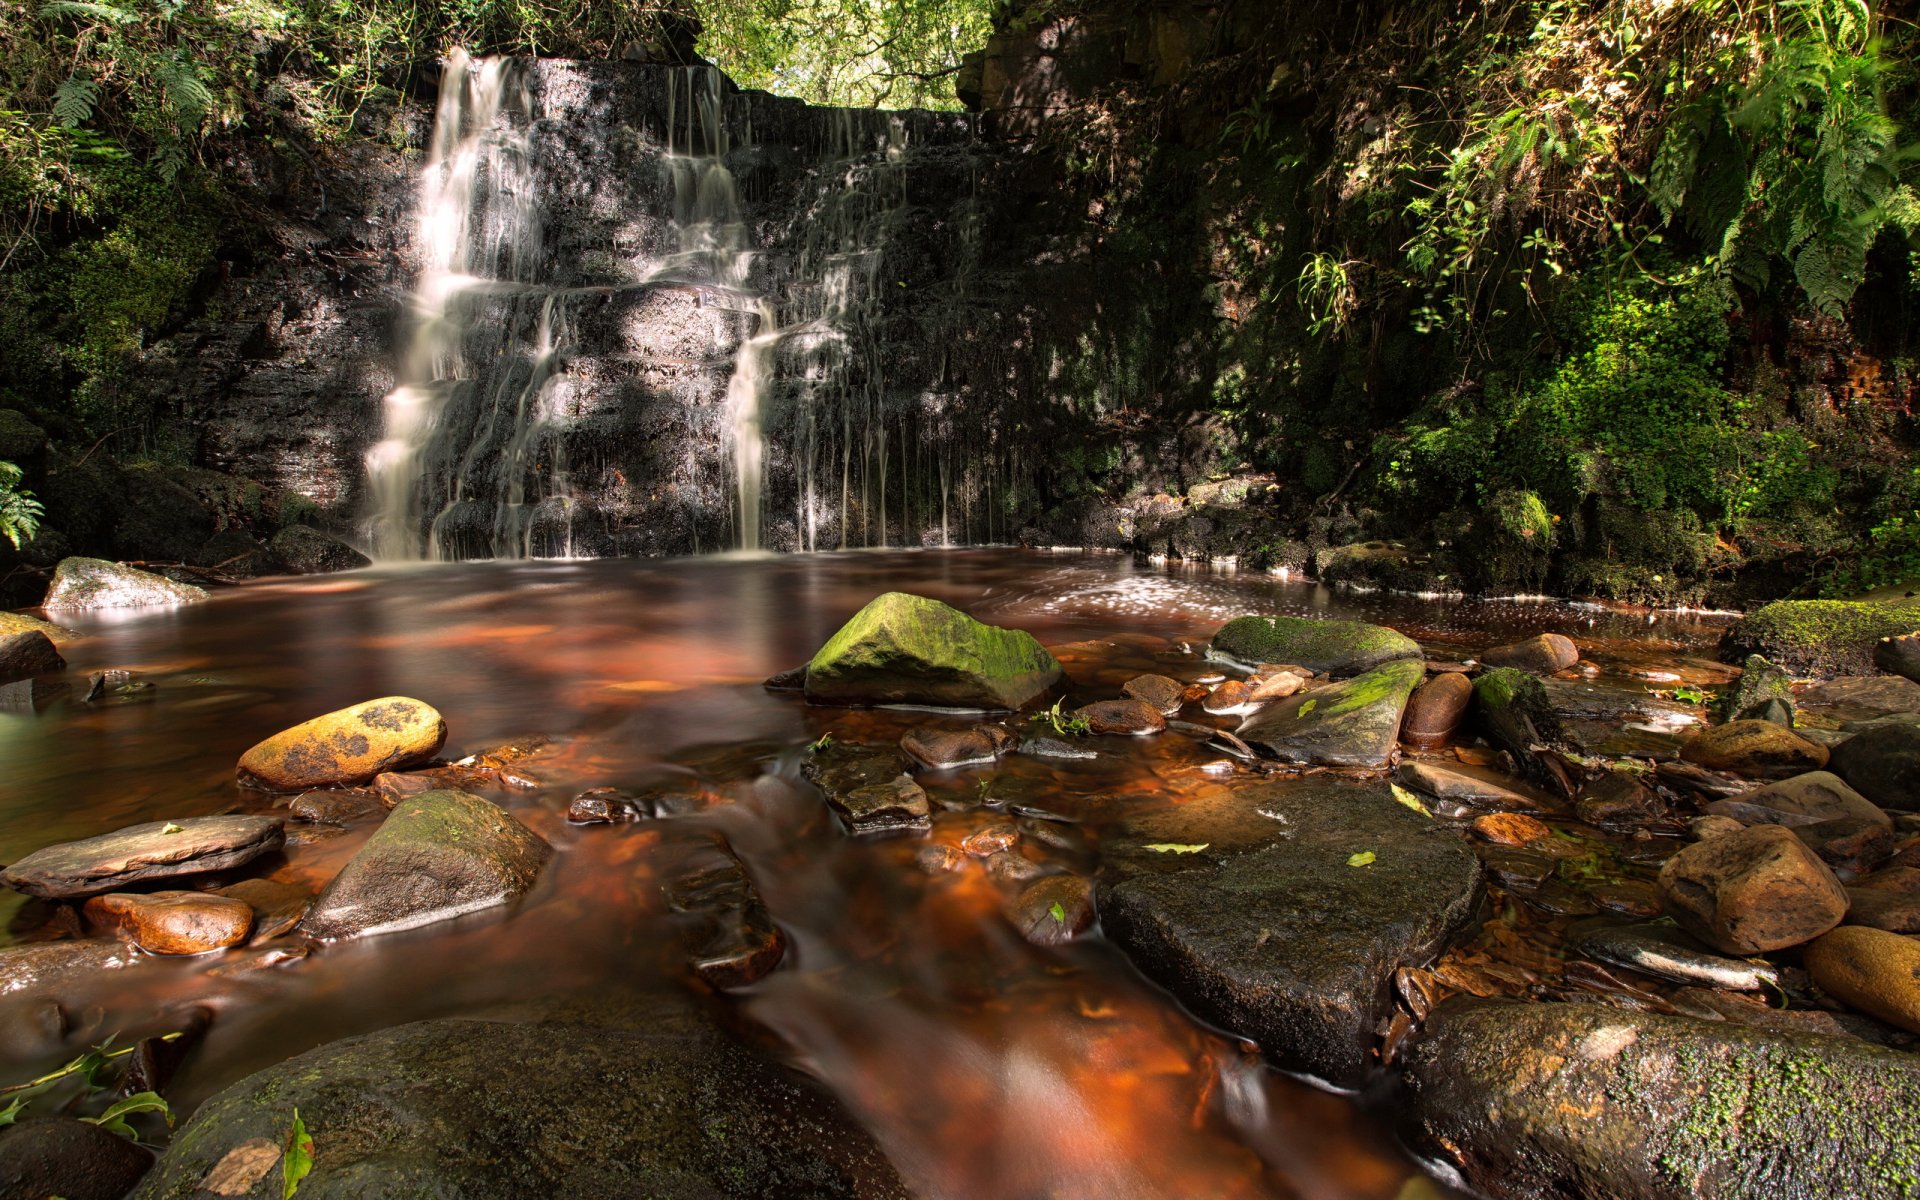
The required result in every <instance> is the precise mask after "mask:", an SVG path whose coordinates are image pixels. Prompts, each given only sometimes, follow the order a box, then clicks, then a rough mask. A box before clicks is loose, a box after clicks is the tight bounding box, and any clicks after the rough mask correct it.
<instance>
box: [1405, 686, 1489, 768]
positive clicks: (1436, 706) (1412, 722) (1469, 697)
mask: <svg viewBox="0 0 1920 1200" xmlns="http://www.w3.org/2000/svg"><path fill="white" fill-rule="evenodd" d="M1472 702H1473V680H1471V679H1469V678H1467V677H1466V675H1465V674H1463V673H1461V672H1458V671H1447V672H1444V673H1443V674H1439V675H1435V676H1434V677H1433V678H1431V679H1429V680H1427V681H1426V682H1425V683H1423V684H1421V685H1420V686H1419V687H1418V688H1416V689H1414V693H1413V696H1412V697H1411V698H1410V699H1408V701H1407V714H1406V719H1405V720H1404V721H1402V722H1401V725H1400V740H1401V741H1403V742H1405V743H1406V744H1407V745H1409V746H1415V747H1419V748H1421V749H1431V748H1433V747H1435V746H1444V745H1446V743H1447V739H1448V738H1450V737H1452V736H1453V731H1454V730H1456V729H1458V728H1459V727H1460V722H1461V721H1462V720H1464V719H1465V718H1466V715H1467V705H1469V704H1471V703H1472Z"/></svg>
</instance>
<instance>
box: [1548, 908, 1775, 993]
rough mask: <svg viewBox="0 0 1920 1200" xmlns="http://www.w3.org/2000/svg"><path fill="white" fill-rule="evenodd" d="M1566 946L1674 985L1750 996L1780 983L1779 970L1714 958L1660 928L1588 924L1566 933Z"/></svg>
mask: <svg viewBox="0 0 1920 1200" xmlns="http://www.w3.org/2000/svg"><path fill="white" fill-rule="evenodd" d="M1567 943H1568V946H1569V948H1571V949H1574V950H1577V951H1579V952H1580V953H1582V954H1585V955H1587V956H1588V957H1590V958H1597V959H1599V960H1600V961H1601V962H1608V963H1613V964H1614V965H1616V966H1621V967H1631V968H1632V969H1634V970H1636V971H1639V972H1641V973H1642V974H1646V975H1653V976H1656V977H1657V978H1660V979H1667V980H1671V981H1673V982H1675V983H1692V984H1704V985H1705V986H1707V987H1715V988H1730V989H1732V990H1734V991H1741V992H1753V991H1759V990H1760V989H1761V988H1764V987H1769V986H1773V987H1777V986H1778V985H1779V982H1780V972H1779V970H1778V969H1777V968H1775V967H1773V966H1771V965H1769V964H1766V963H1756V962H1750V961H1748V960H1746V959H1741V958H1728V957H1727V956H1725V955H1722V954H1716V953H1714V952H1713V951H1712V950H1710V949H1708V948H1707V946H1706V945H1704V944H1703V943H1701V942H1699V941H1697V940H1696V939H1694V938H1692V937H1690V936H1689V935H1688V934H1687V933H1685V932H1684V931H1682V930H1680V929H1677V928H1675V927H1674V926H1672V925H1667V924H1663V923H1646V924H1640V925H1614V924H1610V923H1605V922H1602V923H1598V924H1589V925H1586V926H1585V927H1584V928H1576V929H1573V930H1570V931H1569V932H1568V936H1567Z"/></svg>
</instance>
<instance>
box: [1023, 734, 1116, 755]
mask: <svg viewBox="0 0 1920 1200" xmlns="http://www.w3.org/2000/svg"><path fill="white" fill-rule="evenodd" d="M1020 753H1022V754H1031V755H1033V756H1034V757H1036V758H1063V759H1072V760H1076V761H1085V760H1087V759H1092V758H1099V757H1100V754H1099V752H1098V751H1095V750H1089V749H1087V748H1086V747H1085V746H1075V745H1073V744H1072V743H1070V742H1063V741H1061V740H1060V739H1059V738H1050V737H1030V738H1028V739H1027V740H1026V741H1024V742H1021V743H1020Z"/></svg>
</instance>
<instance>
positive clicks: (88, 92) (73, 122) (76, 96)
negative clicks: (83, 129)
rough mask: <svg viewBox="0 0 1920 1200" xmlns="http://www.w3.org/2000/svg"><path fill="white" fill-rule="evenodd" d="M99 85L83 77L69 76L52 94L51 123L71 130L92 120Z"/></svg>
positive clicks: (98, 95)
mask: <svg viewBox="0 0 1920 1200" xmlns="http://www.w3.org/2000/svg"><path fill="white" fill-rule="evenodd" d="M99 100H100V85H99V84H97V83H95V82H94V81H93V80H91V79H88V78H87V77H86V76H84V75H69V76H67V79H66V82H64V83H62V84H61V85H60V86H59V87H57V88H55V89H54V92H53V123H54V124H56V125H62V126H65V127H66V128H68V129H73V128H75V127H77V126H80V125H84V124H86V123H87V122H88V121H89V120H91V119H92V118H93V106H94V105H95V104H97V103H98V102H99Z"/></svg>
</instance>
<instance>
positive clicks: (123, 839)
mask: <svg viewBox="0 0 1920 1200" xmlns="http://www.w3.org/2000/svg"><path fill="white" fill-rule="evenodd" d="M284 840H285V835H284V834H283V833H282V831H281V828H280V818H278V817H239V816H232V817H190V818H187V819H185V820H181V821H149V822H147V823H145V824H143V825H130V826H128V827H127V828H125V829H121V830H116V831H115V832H113V833H106V834H101V835H100V836H99V837H90V838H83V839H81V840H80V841H77V842H62V843H60V844H59V845H56V846H48V847H47V848H46V849H44V850H36V851H34V852H33V853H32V854H29V855H27V856H26V857H25V858H23V859H21V860H20V861H19V862H16V863H14V864H13V865H12V866H11V867H8V868H7V869H6V870H5V871H0V883H4V884H5V885H6V886H8V887H10V888H13V889H15V890H16V891H21V892H25V893H27V895H29V896H41V897H44V898H46V899H49V900H71V899H78V898H81V897H85V896H97V895H100V894H101V893H103V892H117V891H121V890H124V889H125V888H127V887H128V886H129V885H132V884H137V883H150V882H152V881H154V880H159V879H178V878H180V877H182V876H187V875H205V874H208V873H210V872H213V871H225V870H228V869H229V868H232V867H238V866H241V865H243V864H245V863H249V862H252V861H253V860H254V859H256V858H259V857H260V856H261V855H263V854H265V853H267V852H268V851H270V850H277V849H279V848H280V845H281V843H282V841H284Z"/></svg>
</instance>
